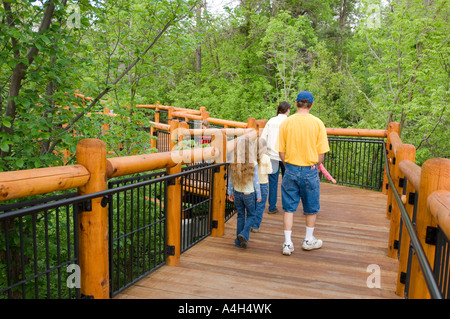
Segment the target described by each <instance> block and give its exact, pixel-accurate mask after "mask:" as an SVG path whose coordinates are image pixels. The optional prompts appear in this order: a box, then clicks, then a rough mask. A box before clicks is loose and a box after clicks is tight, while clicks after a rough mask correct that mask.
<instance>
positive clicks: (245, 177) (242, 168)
mask: <svg viewBox="0 0 450 319" xmlns="http://www.w3.org/2000/svg"><path fill="white" fill-rule="evenodd" d="M251 144H252V143H251V142H250V139H249V137H248V136H242V137H240V138H238V140H237V145H236V148H235V149H234V151H233V153H234V154H233V162H232V163H231V164H230V172H231V178H232V179H233V184H234V185H236V186H238V187H244V186H245V185H247V184H248V183H249V182H252V181H253V177H254V175H255V162H254V161H252V157H254V154H252V152H251V146H252V145H251Z"/></svg>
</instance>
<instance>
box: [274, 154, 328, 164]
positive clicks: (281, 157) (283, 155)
mask: <svg viewBox="0 0 450 319" xmlns="http://www.w3.org/2000/svg"><path fill="white" fill-rule="evenodd" d="M278 154H279V155H280V159H281V161H282V162H283V164H284V165H286V163H285V162H284V158H285V155H286V153H285V152H278ZM319 159H320V155H319Z"/></svg>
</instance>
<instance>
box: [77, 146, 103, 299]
mask: <svg viewBox="0 0 450 319" xmlns="http://www.w3.org/2000/svg"><path fill="white" fill-rule="evenodd" d="M76 157H77V163H78V164H81V165H83V166H84V167H85V168H86V169H87V170H88V171H89V173H90V178H89V181H88V182H87V183H86V185H85V186H82V187H79V188H78V194H79V195H86V194H91V193H95V192H99V191H103V190H106V189H107V183H106V180H107V177H106V146H105V143H104V142H103V141H101V140H98V139H84V140H81V141H80V142H79V143H78V144H77V153H76ZM101 200H102V198H101V197H99V198H95V199H92V202H91V205H86V206H85V207H86V210H85V211H83V212H82V213H81V214H80V215H79V219H78V220H79V223H78V227H79V263H80V271H81V294H83V295H86V296H92V297H94V298H95V299H108V298H109V262H108V210H107V207H102V205H101ZM89 206H90V210H89V209H88V207H89Z"/></svg>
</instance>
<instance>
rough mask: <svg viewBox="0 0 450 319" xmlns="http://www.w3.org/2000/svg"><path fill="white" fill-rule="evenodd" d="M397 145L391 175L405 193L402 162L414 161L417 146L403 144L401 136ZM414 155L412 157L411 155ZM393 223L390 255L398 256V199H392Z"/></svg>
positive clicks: (398, 187) (390, 237)
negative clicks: (401, 168)
mask: <svg viewBox="0 0 450 319" xmlns="http://www.w3.org/2000/svg"><path fill="white" fill-rule="evenodd" d="M393 135H394V136H398V135H396V134H393ZM395 143H396V146H395V150H394V151H395V154H394V155H395V156H394V158H393V160H392V166H391V167H392V170H391V171H390V172H391V175H392V176H391V177H392V181H393V182H394V185H395V189H396V190H397V193H398V194H400V195H401V194H402V193H403V181H404V177H405V176H404V175H403V173H402V171H401V170H400V162H401V161H403V160H405V159H407V160H411V158H412V160H413V161H414V157H415V153H416V152H415V151H416V150H415V148H414V146H413V145H410V144H402V143H401V140H400V138H396V140H395ZM411 155H412V157H411ZM390 213H391V217H390V218H391V223H390V231H389V245H388V256H389V257H392V258H394V257H395V258H397V254H398V248H399V247H398V245H399V243H400V238H399V236H400V235H399V234H400V217H401V213H400V208H399V206H398V203H397V201H396V200H392V204H391V212H390Z"/></svg>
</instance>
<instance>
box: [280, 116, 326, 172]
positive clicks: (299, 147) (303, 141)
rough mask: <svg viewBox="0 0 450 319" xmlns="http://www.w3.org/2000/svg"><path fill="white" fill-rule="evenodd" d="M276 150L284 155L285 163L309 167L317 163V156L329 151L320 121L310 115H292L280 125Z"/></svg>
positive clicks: (324, 130) (323, 127) (323, 126)
mask: <svg viewBox="0 0 450 319" xmlns="http://www.w3.org/2000/svg"><path fill="white" fill-rule="evenodd" d="M277 149H278V151H279V152H281V153H286V154H285V161H286V163H289V164H292V165H297V166H311V165H314V164H317V163H318V162H319V154H324V153H326V152H328V151H329V150H330V146H329V145H328V137H327V131H326V129H325V125H324V124H323V122H322V120H320V119H319V118H318V117H315V116H314V115H312V114H298V113H296V114H294V115H292V116H290V117H288V118H287V119H285V120H284V121H283V122H282V123H281V125H280V132H279V134H278V142H277Z"/></svg>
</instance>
